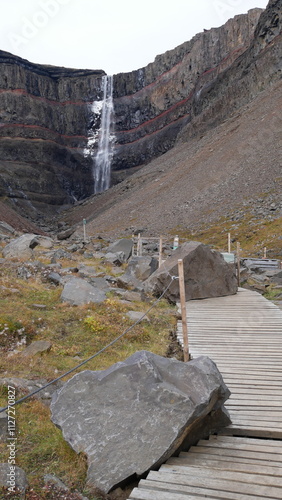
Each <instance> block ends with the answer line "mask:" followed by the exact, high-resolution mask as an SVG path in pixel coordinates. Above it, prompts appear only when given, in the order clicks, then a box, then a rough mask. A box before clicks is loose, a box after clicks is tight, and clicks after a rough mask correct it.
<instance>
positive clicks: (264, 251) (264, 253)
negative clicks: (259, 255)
mask: <svg viewBox="0 0 282 500" xmlns="http://www.w3.org/2000/svg"><path fill="white" fill-rule="evenodd" d="M266 252H267V249H266V247H264V250H263V258H264V259H266Z"/></svg>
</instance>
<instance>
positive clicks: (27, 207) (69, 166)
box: [0, 51, 104, 217]
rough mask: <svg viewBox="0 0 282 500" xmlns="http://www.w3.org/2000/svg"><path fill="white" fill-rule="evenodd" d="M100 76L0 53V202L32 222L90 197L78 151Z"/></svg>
mask: <svg viewBox="0 0 282 500" xmlns="http://www.w3.org/2000/svg"><path fill="white" fill-rule="evenodd" d="M103 75H104V72H103V71H93V70H73V69H66V68H56V67H52V66H44V65H38V64H32V63H30V62H28V61H26V60H24V59H21V58H19V57H16V56H14V55H12V54H9V53H7V52H3V51H0V180H1V182H0V196H8V197H9V199H10V200H11V202H12V203H13V204H14V205H13V206H14V207H16V208H17V209H18V210H19V211H23V213H26V214H29V215H30V216H31V217H32V216H34V215H35V214H36V212H37V211H40V210H43V211H47V210H48V208H49V210H50V207H52V206H53V207H58V206H61V205H64V204H66V203H70V202H73V201H74V200H75V199H80V198H84V197H86V196H88V195H90V194H92V193H93V189H92V184H93V181H92V165H91V162H90V161H89V159H87V158H85V157H84V154H83V148H84V147H85V146H86V144H87V139H88V130H89V127H90V125H89V119H90V116H91V114H90V112H89V107H90V105H91V103H92V102H93V101H94V100H95V99H100V98H101V78H102V76H103Z"/></svg>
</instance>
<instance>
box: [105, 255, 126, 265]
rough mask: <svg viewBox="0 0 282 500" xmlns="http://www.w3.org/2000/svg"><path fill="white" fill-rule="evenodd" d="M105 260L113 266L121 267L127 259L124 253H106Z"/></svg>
mask: <svg viewBox="0 0 282 500" xmlns="http://www.w3.org/2000/svg"><path fill="white" fill-rule="evenodd" d="M105 260H106V261H107V262H110V263H111V264H113V265H115V266H121V265H122V264H124V263H125V262H126V260H127V259H126V257H125V253H124V252H115V253H113V252H107V253H106V255H105Z"/></svg>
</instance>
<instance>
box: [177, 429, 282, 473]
mask: <svg viewBox="0 0 282 500" xmlns="http://www.w3.org/2000/svg"><path fill="white" fill-rule="evenodd" d="M224 437H229V436H224ZM232 437H233V436H232ZM237 437H238V436H237ZM239 439H240V438H239ZM186 454H187V455H188V456H189V457H191V458H192V459H193V461H195V462H196V461H197V460H203V459H204V460H216V461H221V462H223V468H224V463H227V462H231V463H235V464H236V463H240V464H245V465H250V464H251V465H258V464H259V467H260V468H261V470H262V471H263V470H264V468H265V467H267V466H270V464H271V467H275V468H276V469H277V470H278V474H277V475H279V476H280V474H281V462H275V461H273V460H271V461H269V460H266V459H265V460H257V459H256V458H246V457H242V456H228V455H206V454H205V453H193V451H190V450H189V452H188V453H187V452H182V453H180V458H182V457H184V458H185V455H186Z"/></svg>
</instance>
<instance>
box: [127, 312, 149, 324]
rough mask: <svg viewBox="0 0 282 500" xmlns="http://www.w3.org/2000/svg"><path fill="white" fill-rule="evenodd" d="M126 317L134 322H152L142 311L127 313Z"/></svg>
mask: <svg viewBox="0 0 282 500" xmlns="http://www.w3.org/2000/svg"><path fill="white" fill-rule="evenodd" d="M126 316H128V317H129V319H131V320H132V321H140V320H141V318H142V321H148V322H150V320H149V318H148V316H144V313H143V312H140V311H128V312H127V313H126ZM143 316H144V317H143Z"/></svg>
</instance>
